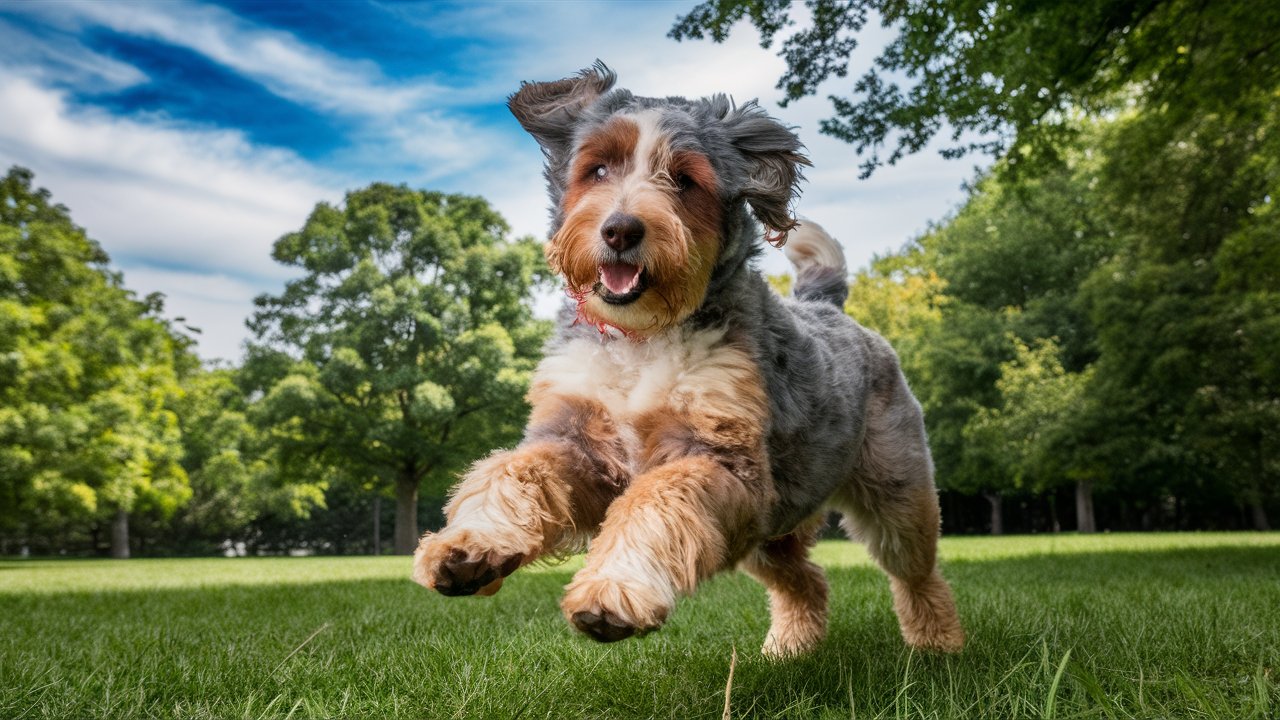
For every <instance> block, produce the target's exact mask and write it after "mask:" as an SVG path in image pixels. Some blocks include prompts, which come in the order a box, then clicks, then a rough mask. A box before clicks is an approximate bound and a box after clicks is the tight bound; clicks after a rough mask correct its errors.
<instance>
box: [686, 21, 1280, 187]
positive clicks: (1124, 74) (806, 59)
mask: <svg viewBox="0 0 1280 720" xmlns="http://www.w3.org/2000/svg"><path fill="white" fill-rule="evenodd" d="M805 6H806V7H807V8H808V13H807V14H808V16H809V17H808V19H807V21H806V22H805V23H803V24H802V25H801V26H800V27H799V28H798V29H797V30H796V31H795V32H794V33H793V34H792V35H791V36H790V37H788V38H787V39H786V40H785V41H784V42H783V44H782V49H781V51H780V53H779V55H780V56H781V57H783V58H784V59H785V60H786V62H787V70H786V73H785V74H784V75H783V76H782V78H781V79H779V81H778V88H779V89H781V90H783V91H784V92H785V94H786V95H785V97H786V100H784V104H785V102H786V101H790V100H796V99H799V98H801V97H804V96H806V95H811V94H813V93H814V92H816V90H817V88H818V86H819V85H820V84H822V83H823V82H824V81H825V80H827V79H829V78H833V77H836V78H844V77H846V76H847V75H848V73H849V56H850V54H851V53H852V52H853V50H854V48H855V47H856V46H857V43H858V35H859V33H861V32H862V31H863V30H864V29H865V28H866V25H867V23H868V22H869V21H872V20H874V19H877V18H878V19H879V20H880V21H881V22H882V23H884V24H885V25H886V26H889V27H892V28H894V30H895V32H896V33H897V34H896V37H894V38H893V40H892V41H891V42H890V43H889V45H888V46H887V47H886V48H884V50H883V51H882V52H881V53H880V54H879V55H878V56H877V57H876V58H875V60H874V62H873V63H872V67H871V68H870V69H868V70H867V71H866V72H865V73H863V74H862V75H861V77H859V78H858V80H857V81H856V82H855V83H854V85H853V92H852V96H851V97H841V96H835V95H833V96H830V100H831V102H832V105H833V106H834V109H835V116H834V117H833V118H830V119H828V120H825V121H823V123H822V125H821V129H822V132H824V133H826V134H828V135H832V136H834V137H837V138H840V139H841V140H844V141H846V142H849V143H852V144H853V145H854V149H855V151H856V152H857V153H859V154H860V155H863V156H865V158H866V159H865V161H864V163H863V165H862V167H863V172H864V174H870V173H871V172H872V171H874V170H875V168H876V167H878V166H880V165H882V164H884V163H885V162H888V163H890V164H892V163H894V162H896V161H897V160H899V159H900V158H902V157H903V156H904V155H906V154H909V153H914V152H917V151H919V150H920V149H921V148H923V147H924V146H925V145H926V144H927V143H928V142H929V141H930V140H931V139H933V137H934V136H936V135H937V134H938V133H939V132H940V131H942V130H943V129H944V128H949V129H950V130H951V141H952V143H953V144H952V145H951V146H950V147H949V148H947V149H946V150H944V151H943V154H944V155H947V156H959V155H962V154H964V153H966V152H970V151H975V150H977V151H982V152H987V153H990V154H993V155H1002V154H1005V153H1008V160H1009V161H1010V162H1011V163H1014V162H1021V161H1023V160H1025V159H1027V158H1033V159H1036V158H1052V157H1056V156H1057V153H1058V151H1059V150H1060V149H1061V148H1062V147H1063V146H1064V143H1065V141H1067V140H1069V139H1070V138H1071V137H1072V136H1073V134H1074V133H1075V130H1076V128H1075V127H1074V126H1073V124H1072V122H1071V119H1072V117H1073V116H1074V114H1075V113H1076V112H1077V111H1081V110H1083V111H1084V112H1086V113H1088V114H1100V113H1103V112H1107V111H1111V110H1113V109H1116V108H1118V107H1123V106H1124V105H1126V104H1127V103H1129V102H1135V101H1136V102H1137V103H1139V104H1140V105H1141V106H1142V107H1144V108H1150V109H1151V110H1152V112H1159V113H1161V114H1164V115H1165V116H1166V118H1167V119H1169V120H1170V121H1171V123H1172V124H1173V125H1174V126H1182V125H1183V124H1184V123H1186V122H1193V118H1194V117H1196V116H1200V115H1203V114H1213V113H1220V112H1223V111H1226V110H1229V109H1230V108H1233V107H1235V105H1236V103H1237V101H1238V98H1239V97H1240V96H1241V95H1250V94H1253V93H1255V92H1258V91H1262V92H1266V91H1270V90H1271V89H1272V88H1273V87H1274V86H1275V82H1276V78H1277V76H1278V75H1280V40H1278V39H1277V38H1280V6H1277V5H1276V4H1275V3H1257V2H1251V1H1250V0H1221V1H1219V2H1200V1H1199V0H1138V1H1136V2H1123V1H1121V0H1082V1H1081V2H1071V3H1043V2H1028V1H1026V0H1020V1H1015V2H1004V3H987V2H970V1H967V0H921V1H918V2H898V1H893V0H806V2H805ZM799 14H800V13H798V12H797V6H796V5H794V4H793V3H791V2H790V1H789V0H707V1H706V2H703V3H702V4H700V5H698V6H697V7H695V8H694V9H693V10H692V11H691V12H689V13H688V14H687V15H685V16H683V17H681V18H680V19H678V20H677V22H676V24H675V26H674V27H673V28H672V30H671V33H670V34H671V36H672V37H674V38H676V39H678V40H679V39H685V38H703V37H706V36H710V37H711V38H712V39H713V40H715V41H716V42H722V41H724V40H725V39H726V38H727V37H728V36H729V33H730V31H731V30H732V28H733V26H734V24H735V23H737V22H738V21H740V20H742V19H744V18H745V19H748V20H750V22H751V24H752V25H754V26H755V28H756V30H757V31H758V32H759V33H760V40H761V44H762V45H763V46H764V47H769V46H770V45H771V44H772V42H773V39H774V37H775V36H776V35H778V34H779V33H780V32H782V31H783V30H784V29H786V28H789V27H790V26H793V25H795V24H796V21H795V18H796V16H797V15H799ZM1135 90H1136V92H1135ZM975 135H976V136H977V137H978V138H979V139H977V140H974V141H969V142H966V141H964V140H963V138H968V137H973V136H975ZM886 146H888V147H890V148H892V149H891V150H889V152H888V157H887V160H886V159H882V156H881V148H883V147H886Z"/></svg>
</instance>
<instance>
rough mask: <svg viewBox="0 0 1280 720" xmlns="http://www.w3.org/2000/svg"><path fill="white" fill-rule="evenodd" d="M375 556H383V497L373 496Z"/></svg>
mask: <svg viewBox="0 0 1280 720" xmlns="http://www.w3.org/2000/svg"><path fill="white" fill-rule="evenodd" d="M373 554H374V555H375V556H376V555H381V554H382V496H381V495H374V496H373Z"/></svg>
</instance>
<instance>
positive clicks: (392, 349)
mask: <svg viewBox="0 0 1280 720" xmlns="http://www.w3.org/2000/svg"><path fill="white" fill-rule="evenodd" d="M508 233H509V231H508V227H507V224H506V222H505V221H504V220H503V219H502V218H501V217H500V216H499V215H498V214H497V213H496V212H494V211H493V210H492V209H491V208H490V207H489V205H488V203H486V202H485V201H484V200H481V199H479V198H475V197H468V196H461V195H446V194H442V193H436V192H428V191H418V190H411V189H409V188H407V187H404V186H393V185H386V184H374V185H371V186H369V187H367V188H364V189H362V190H357V191H353V192H351V193H348V194H347V196H346V199H345V201H344V203H343V204H342V205H341V206H333V205H329V204H327V203H320V204H319V205H317V206H316V208H315V210H314V211H313V212H312V213H311V216H310V217H309V218H308V219H307V222H306V224H305V225H304V226H303V227H302V229H301V230H299V231H297V232H293V233H289V234H288V235H285V236H284V237H282V238H280V239H279V240H278V241H277V242H276V244H275V247H274V249H273V256H274V257H275V259H276V260H277V261H279V262H281V263H284V264H286V265H289V266H292V267H296V268H299V269H300V270H301V271H302V272H303V273H304V274H303V276H302V277H301V278H299V279H296V280H293V281H290V282H289V283H288V284H287V286H286V288H285V290H284V292H283V293H282V294H280V295H278V296H261V297H259V298H258V299H257V300H256V301H255V302H256V305H257V307H258V310H257V312H255V314H254V316H253V317H252V318H251V319H250V321H249V325H250V328H251V329H252V330H253V332H254V335H255V337H256V340H255V341H254V343H253V344H252V346H251V347H250V349H249V355H248V359H247V361H246V366H245V378H246V382H247V383H249V385H250V387H251V388H254V389H257V390H259V391H261V392H262V393H264V399H263V401H262V403H261V406H260V408H259V409H258V413H259V415H258V417H259V420H260V422H262V423H263V424H264V425H265V426H266V427H267V428H268V432H269V433H270V436H271V442H272V443H273V445H274V446H275V447H276V448H277V449H278V452H279V453H280V459H281V461H282V462H284V463H286V465H289V464H295V465H298V470H302V469H304V467H305V465H306V464H307V463H311V462H315V461H317V460H319V461H320V462H322V463H323V464H325V465H327V466H329V467H332V468H334V469H335V470H336V471H337V472H338V474H339V477H338V478H337V479H338V480H339V481H341V482H347V483H355V484H357V485H360V486H364V487H367V488H369V489H371V490H373V491H375V492H381V491H382V489H383V488H386V487H393V488H394V489H395V494H396V502H397V513H396V529H395V547H396V550H397V552H411V551H412V549H413V548H414V547H415V546H416V543H417V517H418V489H419V486H420V485H421V483H423V482H424V481H431V482H433V483H435V484H437V485H443V484H445V482H446V481H447V480H448V479H450V478H451V477H452V476H453V474H454V473H456V472H457V471H458V470H459V469H460V468H461V467H463V466H464V465H465V464H466V463H467V462H469V461H471V460H474V459H476V458H477V457H479V456H480V455H482V454H483V453H485V452H488V451H489V450H491V449H493V448H494V447H497V446H499V445H501V444H503V443H506V442H510V441H512V440H514V439H515V438H517V437H518V436H519V432H520V430H521V428H522V425H523V421H524V415H525V413H526V412H527V407H526V405H525V404H524V399H523V395H524V392H525V390H526V388H527V384H528V378H529V374H530V373H531V371H532V369H533V366H534V363H535V361H536V358H537V357H538V355H539V352H540V350H541V346H542V342H543V340H544V339H545V333H546V329H547V325H546V323H539V322H535V321H533V319H532V317H531V315H530V305H531V302H530V301H531V293H532V292H533V290H534V288H535V287H536V286H537V285H538V284H539V283H541V282H543V281H545V280H548V279H549V274H548V271H547V269H546V268H545V265H544V264H543V260H542V253H541V248H540V247H539V246H538V244H537V243H536V242H534V241H533V240H532V239H529V238H525V239H520V240H511V239H509V238H508V237H507V236H508Z"/></svg>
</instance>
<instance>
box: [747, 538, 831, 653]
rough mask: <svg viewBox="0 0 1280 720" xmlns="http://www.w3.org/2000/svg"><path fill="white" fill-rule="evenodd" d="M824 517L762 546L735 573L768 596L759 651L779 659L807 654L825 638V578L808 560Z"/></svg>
mask: <svg viewBox="0 0 1280 720" xmlns="http://www.w3.org/2000/svg"><path fill="white" fill-rule="evenodd" d="M824 519H825V514H819V515H816V516H814V517H813V518H812V519H811V520H809V521H808V522H806V523H804V524H803V525H801V526H800V527H798V528H796V529H795V530H794V531H793V532H791V533H789V534H787V535H783V536H782V537H779V538H773V539H771V540H768V541H767V542H765V543H764V544H763V545H761V546H760V547H759V548H757V549H756V550H755V551H753V552H752V553H751V554H750V555H748V556H747V557H746V558H744V559H743V561H742V563H741V565H740V567H741V568H742V569H743V570H745V571H746V572H747V573H748V574H749V575H751V576H752V577H754V578H755V579H756V580H759V581H760V583H761V584H763V585H764V586H765V588H766V589H767V590H768V592H769V618H770V622H769V634H768V635H766V636H765V639H764V648H763V649H762V651H763V652H764V654H765V655H766V656H768V657H772V658H783V657H788V656H793V655H799V654H801V653H805V652H808V651H810V650H812V649H813V648H814V647H815V646H817V644H818V643H819V642H821V641H822V638H823V637H825V636H826V634H827V578H826V576H825V575H824V574H823V572H822V568H820V567H818V566H817V565H815V564H814V563H812V562H810V560H809V549H810V548H811V547H813V544H814V542H815V541H816V539H817V536H818V532H819V530H820V529H821V528H822V521H823V520H824Z"/></svg>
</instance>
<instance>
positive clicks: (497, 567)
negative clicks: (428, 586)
mask: <svg viewBox="0 0 1280 720" xmlns="http://www.w3.org/2000/svg"><path fill="white" fill-rule="evenodd" d="M523 559H524V558H523V556H521V555H510V556H506V557H495V556H494V555H493V553H482V554H478V555H471V554H468V553H467V552H466V551H465V550H463V549H462V548H453V549H451V550H450V551H449V553H448V554H447V555H446V556H445V558H444V561H443V562H441V563H440V567H439V569H438V570H437V571H436V577H435V583H434V585H433V587H435V589H436V591H437V592H439V593H440V594H441V595H448V596H450V597H455V596H458V595H475V594H476V593H477V592H479V591H480V590H481V589H484V588H487V587H489V586H490V585H493V584H494V583H495V582H496V581H498V580H501V579H502V578H504V577H506V576H507V575H510V574H511V573H513V572H515V570H516V568H518V567H520V563H521V561H522V560H523ZM493 592H497V588H496V587H495V588H494V590H493ZM487 594H492V593H487Z"/></svg>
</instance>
